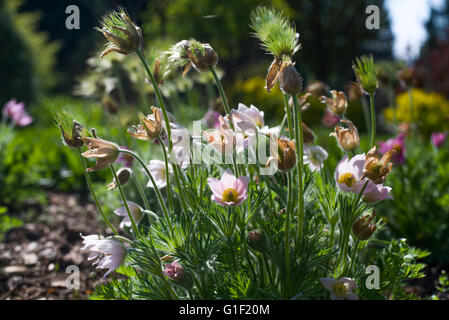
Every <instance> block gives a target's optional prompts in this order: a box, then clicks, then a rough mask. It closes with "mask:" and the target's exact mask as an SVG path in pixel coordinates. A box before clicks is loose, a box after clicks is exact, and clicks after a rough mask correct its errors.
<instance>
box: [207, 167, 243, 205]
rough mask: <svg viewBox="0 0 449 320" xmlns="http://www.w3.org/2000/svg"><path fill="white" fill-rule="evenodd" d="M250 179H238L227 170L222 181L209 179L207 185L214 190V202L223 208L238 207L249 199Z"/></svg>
mask: <svg viewBox="0 0 449 320" xmlns="http://www.w3.org/2000/svg"><path fill="white" fill-rule="evenodd" d="M248 183H249V177H240V178H236V177H235V176H234V175H233V174H232V172H231V170H229V169H227V170H226V171H225V172H224V174H223V176H222V177H221V180H218V179H216V178H209V179H207V184H208V185H209V188H210V189H211V190H212V197H211V199H212V201H214V202H216V203H218V204H220V205H222V206H237V205H239V204H241V203H242V202H243V201H244V200H245V199H246V198H247V197H248V194H247V191H248Z"/></svg>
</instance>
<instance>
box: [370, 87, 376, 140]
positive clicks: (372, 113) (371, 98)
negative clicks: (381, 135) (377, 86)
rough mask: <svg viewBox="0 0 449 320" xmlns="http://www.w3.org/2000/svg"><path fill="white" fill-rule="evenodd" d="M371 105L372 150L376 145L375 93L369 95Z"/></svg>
mask: <svg viewBox="0 0 449 320" xmlns="http://www.w3.org/2000/svg"><path fill="white" fill-rule="evenodd" d="M369 104H370V109H371V143H370V149H371V148H372V147H374V144H375V143H376V110H375V109H374V93H371V94H370V95H369Z"/></svg>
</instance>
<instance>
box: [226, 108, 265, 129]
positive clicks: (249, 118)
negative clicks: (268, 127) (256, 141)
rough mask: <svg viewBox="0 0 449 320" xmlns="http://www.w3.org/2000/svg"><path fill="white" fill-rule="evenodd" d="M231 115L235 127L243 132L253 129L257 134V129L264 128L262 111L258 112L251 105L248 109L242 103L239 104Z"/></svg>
mask: <svg viewBox="0 0 449 320" xmlns="http://www.w3.org/2000/svg"><path fill="white" fill-rule="evenodd" d="M231 113H232V118H233V120H234V123H235V125H236V127H238V128H240V129H242V130H243V131H246V130H247V129H253V130H254V131H255V132H257V130H258V129H262V128H264V126H265V122H264V118H263V116H264V113H263V111H259V109H257V108H256V107H255V106H253V105H250V107H249V108H248V107H247V106H246V105H244V104H243V103H239V105H238V109H237V110H235V109H233V110H232V111H231Z"/></svg>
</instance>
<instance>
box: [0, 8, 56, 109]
mask: <svg viewBox="0 0 449 320" xmlns="http://www.w3.org/2000/svg"><path fill="white" fill-rule="evenodd" d="M21 3H22V1H0V39H2V42H3V44H2V46H1V47H0V66H1V68H2V77H1V78H0V104H3V103H4V102H5V101H6V100H9V99H11V98H16V99H17V100H24V101H26V102H30V101H31V100H32V99H33V98H35V97H36V96H37V95H38V93H39V92H41V91H42V90H45V89H47V88H49V87H51V86H52V85H53V84H54V83H55V81H56V77H55V74H54V73H53V67H54V64H55V53H56V51H57V50H58V48H59V45H58V43H56V42H49V40H48V35H47V34H46V33H43V32H40V31H38V30H37V23H38V21H39V19H40V18H41V16H40V15H39V14H38V13H19V12H18V7H19V6H20V5H21Z"/></svg>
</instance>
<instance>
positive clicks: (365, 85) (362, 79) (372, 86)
mask: <svg viewBox="0 0 449 320" xmlns="http://www.w3.org/2000/svg"><path fill="white" fill-rule="evenodd" d="M352 68H353V69H354V73H355V76H356V78H357V81H358V82H359V83H360V86H361V87H362V89H363V91H364V92H365V93H366V94H373V93H374V92H375V91H376V90H377V88H378V86H379V85H378V83H377V76H376V69H375V68H374V60H373V57H372V56H369V57H367V56H362V57H360V58H356V59H355V63H354V64H353V65H352Z"/></svg>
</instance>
